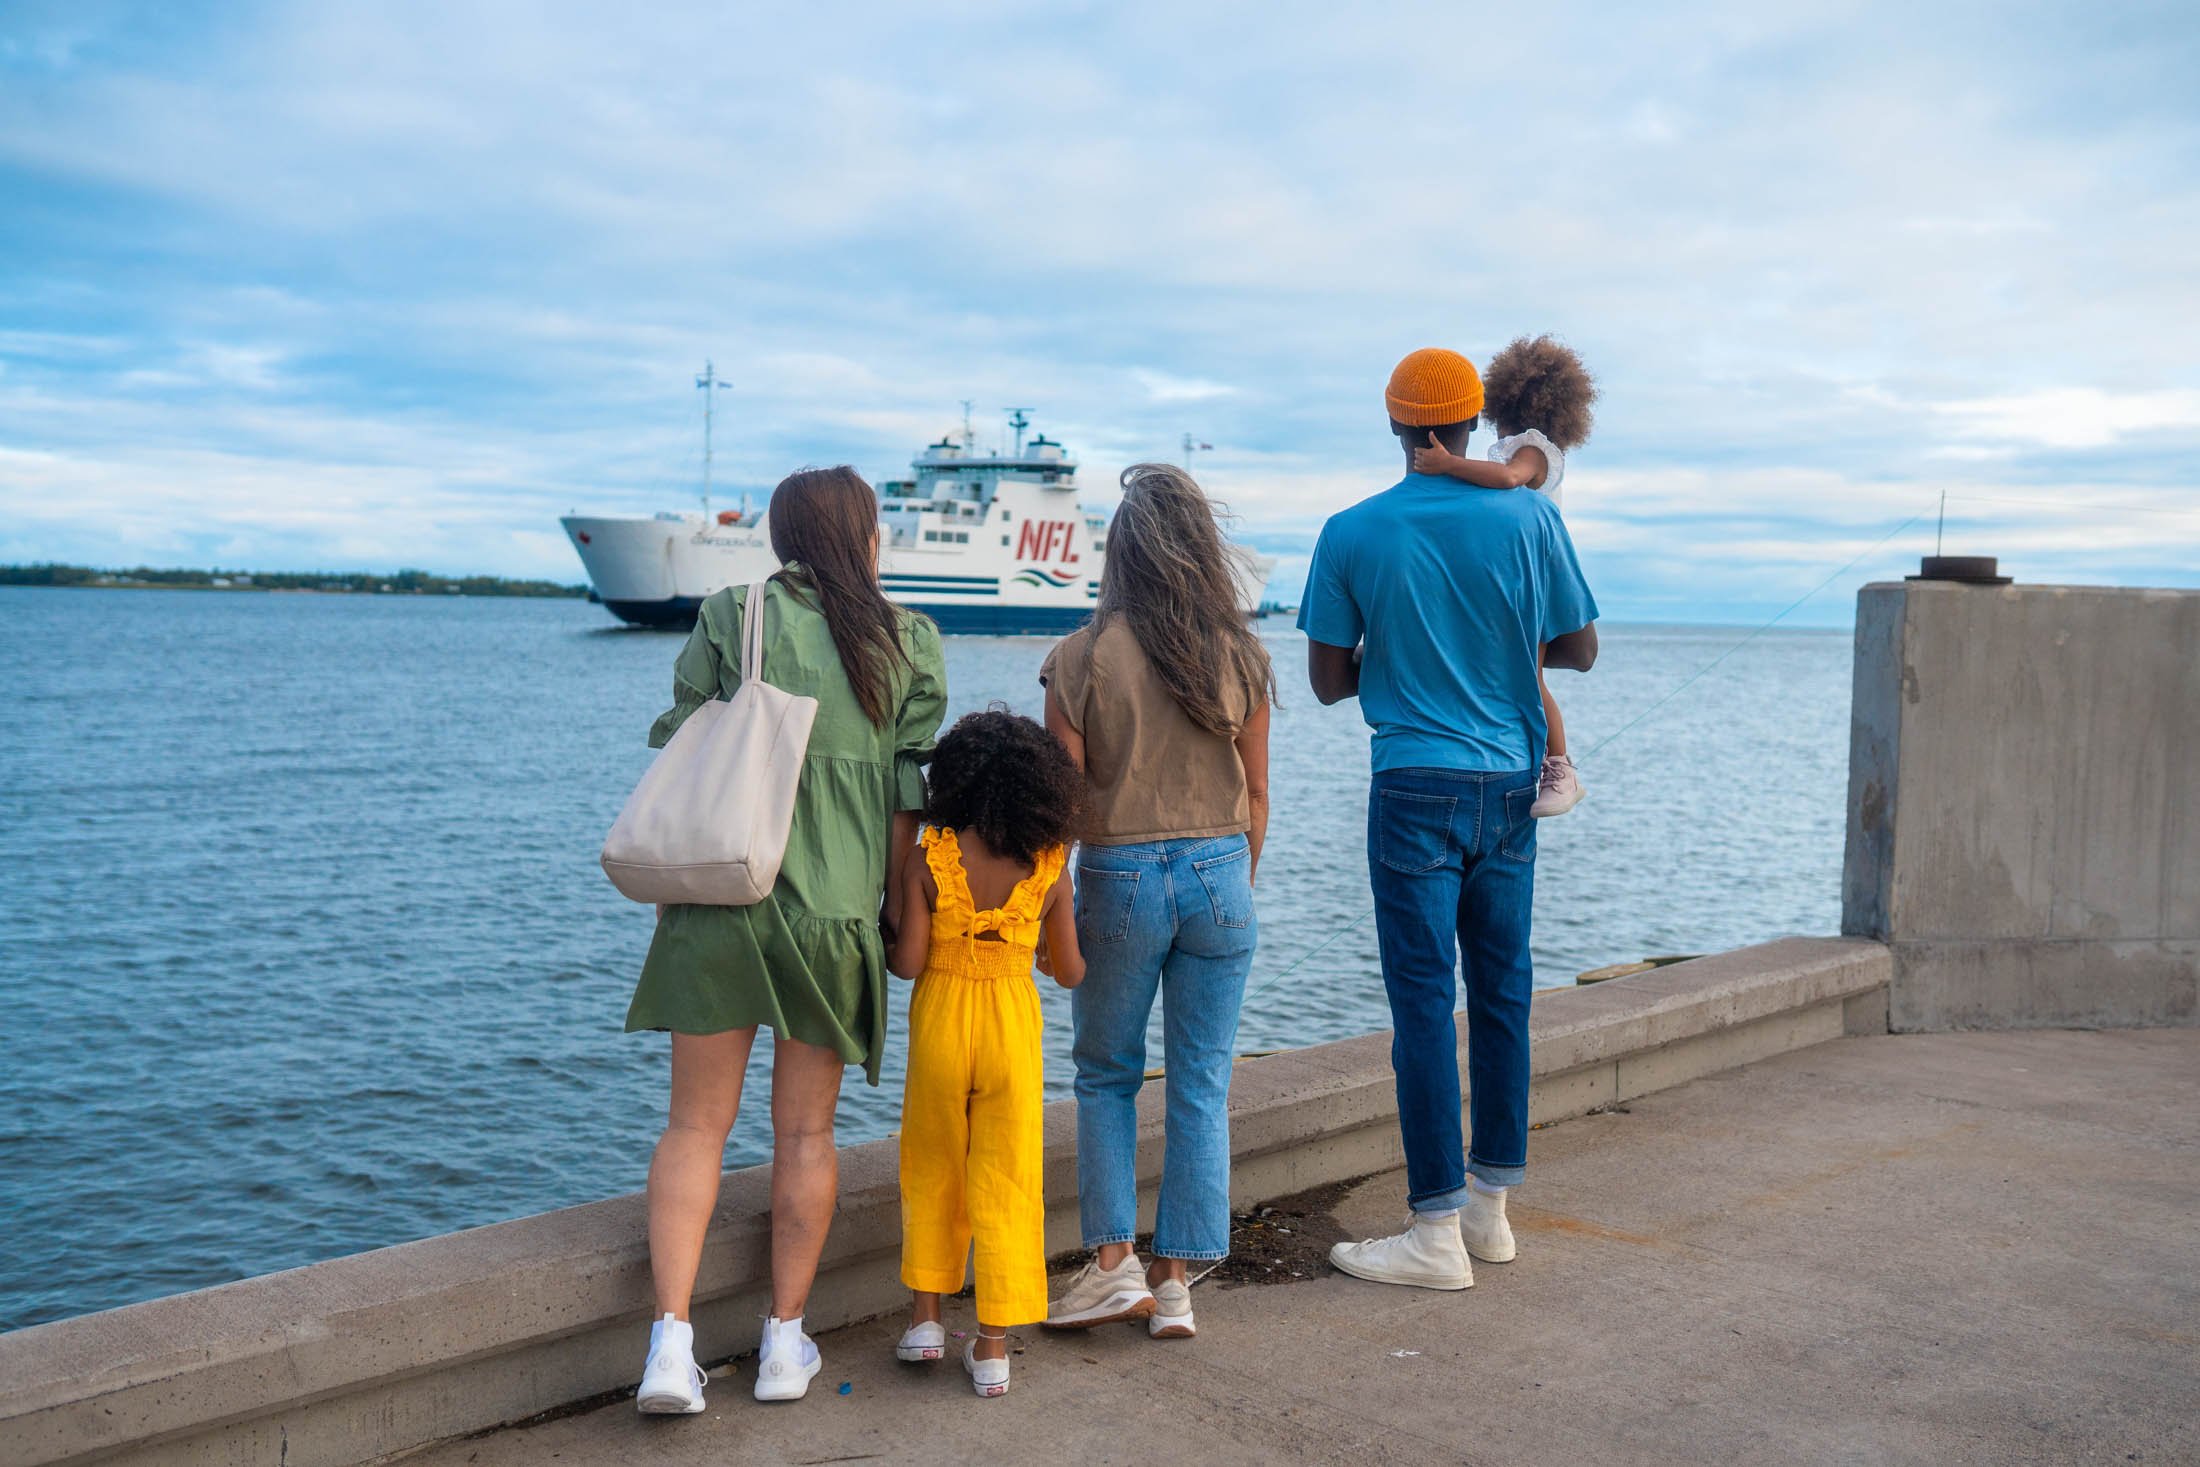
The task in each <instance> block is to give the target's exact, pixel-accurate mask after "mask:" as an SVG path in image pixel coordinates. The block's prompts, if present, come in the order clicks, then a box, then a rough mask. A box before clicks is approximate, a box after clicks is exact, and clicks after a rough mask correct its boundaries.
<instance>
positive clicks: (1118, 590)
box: [1092, 464, 1276, 737]
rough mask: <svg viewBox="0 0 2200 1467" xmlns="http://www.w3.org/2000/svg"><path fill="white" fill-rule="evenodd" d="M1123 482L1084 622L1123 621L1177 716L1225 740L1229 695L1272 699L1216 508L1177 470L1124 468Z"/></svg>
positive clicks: (1271, 683) (1232, 724)
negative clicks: (1096, 597) (1095, 600)
mask: <svg viewBox="0 0 2200 1467" xmlns="http://www.w3.org/2000/svg"><path fill="white" fill-rule="evenodd" d="M1122 482H1123V504H1122V507H1121V508H1119V509H1117V510H1116V512H1115V523H1114V524H1113V525H1112V526H1110V527H1109V529H1108V558H1107V561H1106V563H1105V564H1104V565H1103V566H1102V568H1101V571H1100V603H1099V605H1098V606H1097V607H1096V608H1094V610H1093V616H1092V620H1093V625H1094V627H1096V628H1099V627H1105V626H1106V625H1107V624H1108V619H1109V618H1110V617H1117V616H1120V617H1122V618H1123V619H1124V620H1125V621H1126V622H1128V623H1129V624H1130V629H1131V635H1133V636H1135V637H1136V638H1138V646H1139V649H1140V650H1141V651H1143V652H1144V653H1145V654H1146V660H1147V661H1148V662H1150V663H1152V664H1153V669H1154V671H1155V672H1156V673H1158V674H1160V677H1161V682H1162V685H1163V686H1164V687H1166V688H1167V689H1168V690H1169V694H1170V696H1171V697H1173V698H1175V699H1176V701H1177V703H1178V704H1179V705H1181V706H1182V707H1183V709H1184V713H1185V716H1186V717H1188V718H1190V719H1191V720H1192V722H1194V723H1196V724H1198V725H1199V726H1200V727H1201V728H1203V729H1206V730H1207V731H1208V732H1209V733H1216V734H1222V735H1224V736H1225V737H1234V736H1235V735H1236V733H1237V731H1238V719H1237V718H1235V717H1233V716H1232V714H1233V712H1234V709H1235V699H1233V698H1232V697H1231V696H1230V694H1231V693H1233V692H1234V691H1235V690H1236V689H1238V688H1243V689H1244V690H1245V691H1246V692H1247V693H1248V694H1249V695H1250V696H1251V697H1252V698H1253V699H1254V700H1255V703H1254V706H1256V707H1257V706H1259V703H1260V702H1261V701H1266V702H1270V703H1273V702H1274V701H1275V698H1276V674H1275V669H1274V668H1273V667H1271V666H1270V665H1269V661H1268V649H1267V648H1265V647H1263V646H1261V644H1260V638H1258V637H1256V636H1254V635H1253V629H1252V627H1251V626H1250V625H1248V624H1247V622H1246V619H1245V608H1244V607H1242V606H1240V605H1239V604H1238V590H1237V576H1236V574H1235V570H1234V567H1233V565H1232V557H1233V556H1234V555H1236V553H1237V552H1236V551H1234V550H1232V549H1231V548H1230V547H1229V546H1228V545H1226V544H1224V543H1223V539H1222V529H1221V527H1220V526H1219V525H1217V524H1216V523H1215V513H1216V510H1215V506H1214V505H1213V504H1212V503H1210V502H1209V501H1208V499H1207V496H1206V494H1205V492H1204V491H1202V490H1201V489H1200V487H1199V484H1198V483H1197V481H1195V480H1194V479H1193V478H1192V476H1191V475H1190V474H1188V473H1186V472H1185V471H1184V470H1182V469H1180V468H1178V467H1177V466H1176V465H1174V464H1132V465H1131V466H1130V467H1129V468H1127V469H1125V470H1124V471H1123V481H1122Z"/></svg>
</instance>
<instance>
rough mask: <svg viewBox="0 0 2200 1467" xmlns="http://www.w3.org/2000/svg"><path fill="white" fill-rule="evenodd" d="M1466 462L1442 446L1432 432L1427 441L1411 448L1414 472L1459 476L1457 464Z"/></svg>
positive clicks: (1449, 476)
mask: <svg viewBox="0 0 2200 1467" xmlns="http://www.w3.org/2000/svg"><path fill="white" fill-rule="evenodd" d="M1465 462H1466V460H1465V459H1463V458H1461V457H1460V456H1459V455H1458V454H1456V453H1453V452H1452V451H1451V450H1450V449H1448V448H1446V447H1444V445H1443V443H1442V441H1441V440H1439V439H1438V438H1437V436H1436V435H1435V434H1434V433H1433V432H1432V433H1430V434H1429V435H1428V442H1427V444H1425V445H1424V446H1422V447H1419V448H1416V449H1414V450H1413V472H1415V473H1416V474H1442V475H1444V476H1446V477H1448V478H1457V477H1458V476H1459V474H1458V470H1459V466H1460V465H1462V464H1464V463H1465Z"/></svg>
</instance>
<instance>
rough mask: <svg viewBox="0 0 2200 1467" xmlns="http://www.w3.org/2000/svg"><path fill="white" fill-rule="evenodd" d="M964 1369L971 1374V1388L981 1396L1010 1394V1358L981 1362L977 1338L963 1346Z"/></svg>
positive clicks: (1003, 1357) (1004, 1356)
mask: <svg viewBox="0 0 2200 1467" xmlns="http://www.w3.org/2000/svg"><path fill="white" fill-rule="evenodd" d="M963 1369H965V1370H967V1371H969V1372H970V1388H971V1389H972V1390H974V1391H976V1392H977V1393H978V1394H979V1395H981V1396H1005V1395H1007V1394H1008V1357H1007V1356H1006V1355H1003V1356H1002V1357H1001V1358H1000V1359H998V1360H980V1359H979V1358H978V1342H977V1340H976V1339H975V1338H973V1339H971V1340H970V1341H968V1342H967V1343H966V1344H964V1346H963Z"/></svg>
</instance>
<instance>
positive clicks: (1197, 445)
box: [1184, 433, 1215, 474]
mask: <svg viewBox="0 0 2200 1467" xmlns="http://www.w3.org/2000/svg"><path fill="white" fill-rule="evenodd" d="M1195 451H1197V452H1199V453H1213V452H1214V451H1215V446H1214V445H1213V444H1212V443H1202V442H1200V441H1199V440H1198V439H1197V438H1194V437H1193V436H1192V435H1191V434H1189V433H1187V434H1185V435H1184V472H1185V473H1187V474H1188V473H1190V472H1191V471H1192V454H1193V453H1194V452H1195Z"/></svg>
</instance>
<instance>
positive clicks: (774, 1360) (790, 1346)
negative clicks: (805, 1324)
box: [756, 1316, 825, 1401]
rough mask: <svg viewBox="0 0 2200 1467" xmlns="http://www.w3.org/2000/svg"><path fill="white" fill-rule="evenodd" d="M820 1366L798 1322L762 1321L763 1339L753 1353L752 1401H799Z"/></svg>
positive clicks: (820, 1368) (809, 1339)
mask: <svg viewBox="0 0 2200 1467" xmlns="http://www.w3.org/2000/svg"><path fill="white" fill-rule="evenodd" d="M824 1367H825V1362H824V1361H823V1360H822V1359H820V1358H819V1356H818V1353H817V1342H816V1341H815V1340H813V1339H811V1338H810V1337H809V1336H808V1335H806V1334H804V1333H802V1321H801V1320H799V1319H780V1318H778V1317H777V1316H774V1317H772V1318H770V1319H767V1320H765V1321H764V1340H763V1343H762V1344H760V1345H758V1346H757V1350H756V1399H758V1400H759V1401H799V1400H801V1399H802V1398H803V1396H805V1395H807V1394H808V1393H809V1389H810V1380H811V1378H812V1377H814V1376H815V1375H816V1374H817V1373H818V1371H820V1370H822V1369H824Z"/></svg>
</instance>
